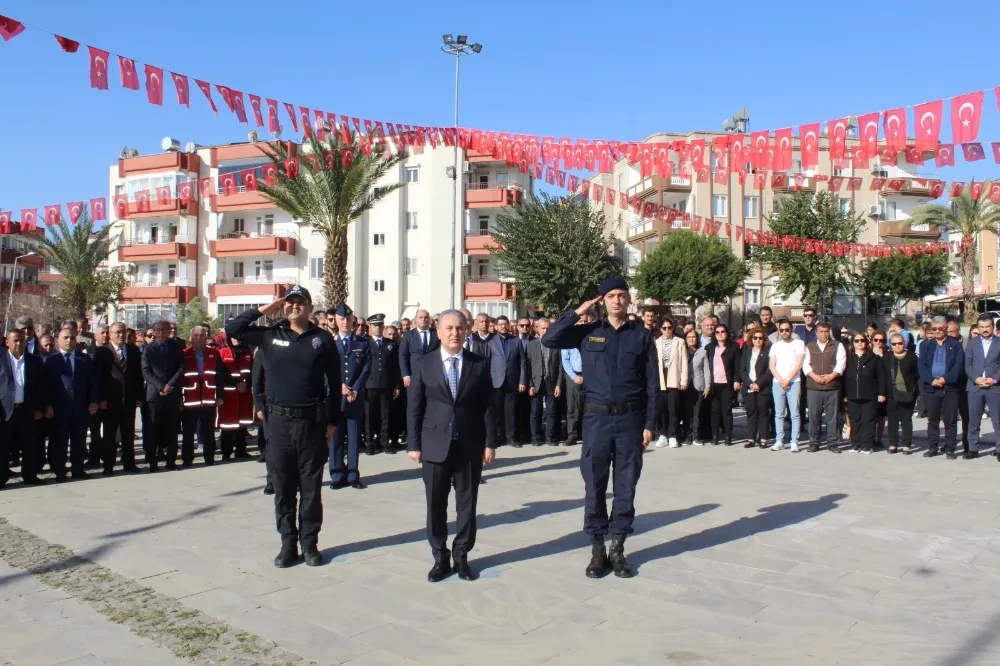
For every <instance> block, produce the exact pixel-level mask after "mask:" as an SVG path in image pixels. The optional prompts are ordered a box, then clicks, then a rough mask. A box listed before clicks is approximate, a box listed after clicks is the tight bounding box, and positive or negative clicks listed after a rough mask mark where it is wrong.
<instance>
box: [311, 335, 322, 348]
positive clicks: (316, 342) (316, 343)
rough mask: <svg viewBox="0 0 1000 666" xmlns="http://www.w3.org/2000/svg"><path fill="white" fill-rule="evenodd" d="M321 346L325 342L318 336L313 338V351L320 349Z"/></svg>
mask: <svg viewBox="0 0 1000 666" xmlns="http://www.w3.org/2000/svg"><path fill="white" fill-rule="evenodd" d="M321 344H323V341H322V340H320V339H319V337H318V336H317V337H315V338H313V349H319V346H320V345H321Z"/></svg>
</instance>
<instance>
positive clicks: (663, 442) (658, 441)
mask: <svg viewBox="0 0 1000 666" xmlns="http://www.w3.org/2000/svg"><path fill="white" fill-rule="evenodd" d="M666 445H667V438H666V437H664V436H663V435H660V436H659V437H657V438H656V448H658V449H662V448H663V447H664V446H666Z"/></svg>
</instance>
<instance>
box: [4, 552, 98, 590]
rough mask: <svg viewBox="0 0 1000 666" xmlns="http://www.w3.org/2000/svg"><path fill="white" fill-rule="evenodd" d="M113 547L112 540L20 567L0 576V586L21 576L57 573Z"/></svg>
mask: <svg viewBox="0 0 1000 666" xmlns="http://www.w3.org/2000/svg"><path fill="white" fill-rule="evenodd" d="M114 547H115V544H114V542H111V543H103V544H101V545H100V546H97V547H95V548H91V549H89V550H85V551H82V552H80V553H75V554H73V555H72V556H70V557H67V558H64V559H61V560H56V561H55V562H52V563H50V564H48V565H46V566H37V565H31V566H29V567H28V568H27V569H21V570H19V571H17V572H16V573H12V574H8V575H6V576H0V588H3V587H4V586H5V585H9V584H11V583H13V582H15V581H18V580H21V579H22V578H31V577H33V576H37V575H40V574H46V573H58V572H60V571H64V570H66V569H70V568H72V567H76V566H80V565H83V564H89V563H91V562H92V561H93V559H94V558H96V557H100V556H101V555H103V554H104V553H106V552H107V551H109V550H111V549H112V548H114Z"/></svg>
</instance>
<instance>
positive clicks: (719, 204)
mask: <svg viewBox="0 0 1000 666" xmlns="http://www.w3.org/2000/svg"><path fill="white" fill-rule="evenodd" d="M712 216H713V217H725V216H726V195H725V194H713V195H712Z"/></svg>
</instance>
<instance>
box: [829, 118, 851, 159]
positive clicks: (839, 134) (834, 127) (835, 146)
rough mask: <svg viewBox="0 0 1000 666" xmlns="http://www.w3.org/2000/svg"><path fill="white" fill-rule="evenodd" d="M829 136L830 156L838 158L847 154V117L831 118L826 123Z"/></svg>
mask: <svg viewBox="0 0 1000 666" xmlns="http://www.w3.org/2000/svg"><path fill="white" fill-rule="evenodd" d="M826 131H827V135H829V137H830V157H832V158H833V159H839V158H842V157H845V156H846V154H847V118H839V119H837V120H831V121H830V122H828V123H827V124H826Z"/></svg>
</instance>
